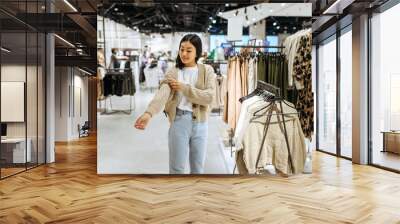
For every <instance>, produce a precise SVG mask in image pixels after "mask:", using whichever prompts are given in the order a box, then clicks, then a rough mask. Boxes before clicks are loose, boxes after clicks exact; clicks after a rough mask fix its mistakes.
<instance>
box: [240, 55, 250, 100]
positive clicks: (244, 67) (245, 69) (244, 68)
mask: <svg viewBox="0 0 400 224" xmlns="http://www.w3.org/2000/svg"><path fill="white" fill-rule="evenodd" d="M240 76H241V82H242V86H241V88H242V97H243V96H247V82H248V80H247V78H248V76H249V60H248V59H247V58H243V60H242V64H241V72H240Z"/></svg>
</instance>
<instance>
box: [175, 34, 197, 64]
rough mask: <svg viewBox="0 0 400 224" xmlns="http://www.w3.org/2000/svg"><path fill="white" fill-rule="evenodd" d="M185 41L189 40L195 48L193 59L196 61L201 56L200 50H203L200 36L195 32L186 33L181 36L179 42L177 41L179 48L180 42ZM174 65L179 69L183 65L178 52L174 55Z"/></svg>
mask: <svg viewBox="0 0 400 224" xmlns="http://www.w3.org/2000/svg"><path fill="white" fill-rule="evenodd" d="M185 41H189V42H190V43H191V44H193V46H194V47H195V48H196V58H195V60H194V61H195V62H196V63H197V60H199V58H200V57H201V52H203V49H202V44H201V39H200V37H199V36H197V35H196V34H186V35H185V36H184V37H183V38H182V40H181V42H180V43H179V50H180V48H181V44H182V43H183V42H185ZM176 67H177V68H179V69H182V68H184V67H185V65H184V64H183V62H182V60H181V57H180V56H179V53H178V56H177V57H176Z"/></svg>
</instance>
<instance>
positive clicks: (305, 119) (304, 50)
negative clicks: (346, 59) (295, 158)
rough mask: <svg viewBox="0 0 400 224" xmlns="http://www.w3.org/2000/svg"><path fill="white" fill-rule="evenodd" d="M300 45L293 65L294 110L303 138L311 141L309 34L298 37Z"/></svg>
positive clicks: (312, 117)
mask: <svg viewBox="0 0 400 224" xmlns="http://www.w3.org/2000/svg"><path fill="white" fill-rule="evenodd" d="M300 38H301V39H300V43H299V46H298V48H297V53H296V56H295V58H294V63H293V66H294V67H293V78H294V80H295V84H296V88H297V89H298V98H297V103H296V109H297V111H298V112H299V113H300V117H299V118H300V123H301V127H302V129H303V133H304V136H305V137H306V138H309V139H310V140H311V137H312V134H313V132H314V94H313V92H312V74H311V72H312V70H311V69H312V68H311V61H312V60H311V51H312V37H311V34H307V35H304V36H302V37H300Z"/></svg>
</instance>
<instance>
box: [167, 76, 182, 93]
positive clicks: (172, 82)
mask: <svg viewBox="0 0 400 224" xmlns="http://www.w3.org/2000/svg"><path fill="white" fill-rule="evenodd" d="M168 84H169V86H170V87H171V89H172V90H175V91H182V90H183V83H181V82H179V81H177V80H175V79H169V80H168Z"/></svg>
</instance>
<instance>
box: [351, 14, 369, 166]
mask: <svg viewBox="0 0 400 224" xmlns="http://www.w3.org/2000/svg"><path fill="white" fill-rule="evenodd" d="M352 32H353V34H352V36H353V41H352V42H353V59H352V60H353V84H352V85H353V114H352V115H353V116H352V117H353V118H352V120H353V130H352V132H353V138H352V144H353V154H352V156H353V162H354V163H358V164H367V163H368V39H367V37H368V15H362V16H360V17H358V18H356V19H354V20H353V31H352Z"/></svg>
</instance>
